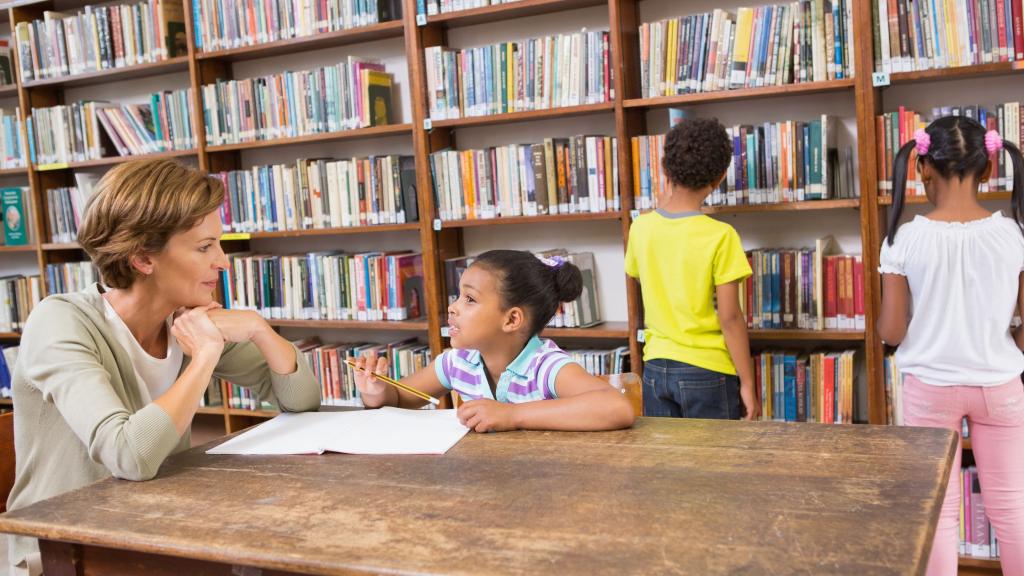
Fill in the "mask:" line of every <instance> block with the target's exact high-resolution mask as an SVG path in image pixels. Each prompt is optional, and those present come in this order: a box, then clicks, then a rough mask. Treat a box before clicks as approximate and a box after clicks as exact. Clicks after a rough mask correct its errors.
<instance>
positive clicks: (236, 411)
mask: <svg viewBox="0 0 1024 576" xmlns="http://www.w3.org/2000/svg"><path fill="white" fill-rule="evenodd" d="M227 414H228V415H229V416H252V417H253V418H273V417H274V416H277V415H279V414H280V412H278V411H277V410H246V409H244V408H228V409H227Z"/></svg>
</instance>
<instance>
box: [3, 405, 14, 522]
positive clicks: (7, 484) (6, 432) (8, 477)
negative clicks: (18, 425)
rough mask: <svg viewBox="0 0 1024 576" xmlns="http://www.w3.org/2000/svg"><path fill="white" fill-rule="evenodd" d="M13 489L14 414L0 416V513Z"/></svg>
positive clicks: (5, 508) (4, 510)
mask: <svg viewBox="0 0 1024 576" xmlns="http://www.w3.org/2000/svg"><path fill="white" fill-rule="evenodd" d="M13 487H14V412H8V413H6V414H0V512H6V511H7V496H8V495H9V494H10V493H11V488H13Z"/></svg>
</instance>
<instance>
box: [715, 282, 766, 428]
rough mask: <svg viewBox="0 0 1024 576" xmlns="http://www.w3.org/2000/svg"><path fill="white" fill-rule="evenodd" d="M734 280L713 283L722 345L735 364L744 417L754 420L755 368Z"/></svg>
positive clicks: (758, 408) (758, 403)
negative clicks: (722, 338) (722, 339)
mask: <svg viewBox="0 0 1024 576" xmlns="http://www.w3.org/2000/svg"><path fill="white" fill-rule="evenodd" d="M744 280H745V278H744V279H741V280H734V281H732V282H726V283H725V284H719V285H718V286H715V295H716V296H717V299H718V323H719V325H720V326H721V327H722V336H724V337H725V346H726V348H728V349H729V356H731V357H732V363H733V365H734V366H736V375H737V376H739V379H740V397H741V398H742V399H743V407H744V408H745V409H746V414H745V415H744V416H743V418H744V419H745V420H756V419H757V418H759V417H760V416H761V400H760V398H758V395H757V393H756V390H755V388H754V368H753V366H752V365H751V361H750V339H749V337H748V336H747V319H746V318H744V316H743V309H742V308H740V288H739V286H740V282H743V281H744Z"/></svg>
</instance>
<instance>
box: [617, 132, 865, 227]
mask: <svg viewBox="0 0 1024 576" xmlns="http://www.w3.org/2000/svg"><path fill="white" fill-rule="evenodd" d="M726 131H727V132H728V133H729V137H730V138H732V142H733V158H732V162H731V163H730V164H729V168H728V170H727V171H726V178H725V180H723V181H722V184H721V186H719V188H718V189H717V190H715V191H714V192H712V193H711V195H710V196H708V198H707V200H706V201H705V204H706V205H708V206H744V205H757V204H778V203H782V202H803V201H807V200H828V199H836V198H855V197H856V186H855V185H854V182H855V181H856V175H855V173H854V171H853V151H852V150H851V149H846V150H844V151H843V156H842V158H840V154H839V151H838V149H837V148H836V122H835V118H834V117H832V116H828V115H824V114H823V115H822V116H821V118H820V119H816V120H811V121H809V122H803V121H793V120H790V121H785V122H765V123H764V124H761V125H757V126H751V125H737V126H731V127H727V128H726ZM631 145H632V148H633V155H632V156H633V194H634V196H633V200H634V206H636V207H637V208H638V209H640V210H650V209H652V208H656V207H657V194H658V192H659V191H662V190H666V189H667V187H668V181H667V177H666V175H665V171H664V169H663V168H662V161H663V159H664V153H665V151H664V148H665V135H664V134H659V135H655V136H636V137H634V138H633V139H632V141H631Z"/></svg>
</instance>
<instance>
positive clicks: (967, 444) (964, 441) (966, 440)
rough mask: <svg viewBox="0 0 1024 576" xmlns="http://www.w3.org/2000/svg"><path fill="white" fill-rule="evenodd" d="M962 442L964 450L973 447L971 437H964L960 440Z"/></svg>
mask: <svg viewBox="0 0 1024 576" xmlns="http://www.w3.org/2000/svg"><path fill="white" fill-rule="evenodd" d="M960 443H961V444H962V446H963V449H964V450H970V449H971V439H970V438H964V439H962V440H961V441H960Z"/></svg>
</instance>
